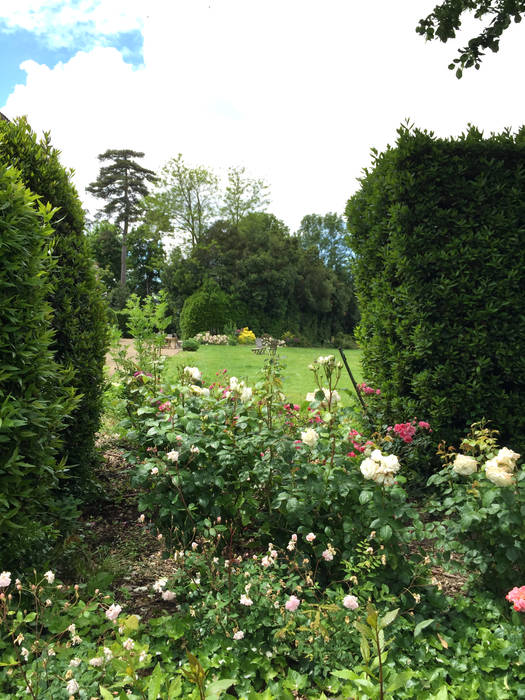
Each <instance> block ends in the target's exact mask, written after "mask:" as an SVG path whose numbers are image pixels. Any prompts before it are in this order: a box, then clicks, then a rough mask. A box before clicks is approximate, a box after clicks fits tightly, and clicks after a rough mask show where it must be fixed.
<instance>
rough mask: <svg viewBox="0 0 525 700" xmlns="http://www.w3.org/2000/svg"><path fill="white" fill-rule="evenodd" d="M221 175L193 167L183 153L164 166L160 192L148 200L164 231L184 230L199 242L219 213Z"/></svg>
mask: <svg viewBox="0 0 525 700" xmlns="http://www.w3.org/2000/svg"><path fill="white" fill-rule="evenodd" d="M217 193H218V180H217V177H216V176H215V175H214V174H213V173H212V172H211V170H208V169H207V168H204V167H201V166H199V167H197V168H190V167H189V166H187V165H186V164H185V163H184V160H183V158H182V154H181V153H179V155H178V156H177V157H176V158H172V159H171V160H170V161H169V162H168V163H167V164H166V165H165V166H164V168H163V169H162V175H161V180H160V183H159V188H158V191H157V192H156V194H155V195H153V196H151V197H150V198H149V199H148V201H147V206H148V209H149V210H150V212H151V213H150V216H152V217H153V220H155V221H156V222H157V224H158V227H159V228H160V230H161V231H164V232H169V231H175V232H182V233H183V234H186V236H188V237H189V240H190V247H193V246H194V245H196V244H197V243H198V242H199V241H200V239H201V238H202V236H203V235H204V232H205V230H206V229H207V228H208V226H209V225H210V224H211V222H212V220H213V218H214V216H215V214H216V213H217Z"/></svg>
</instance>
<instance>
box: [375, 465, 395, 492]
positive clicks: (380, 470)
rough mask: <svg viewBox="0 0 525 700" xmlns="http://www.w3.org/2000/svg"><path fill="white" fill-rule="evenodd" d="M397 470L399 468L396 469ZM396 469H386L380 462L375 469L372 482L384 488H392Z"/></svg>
mask: <svg viewBox="0 0 525 700" xmlns="http://www.w3.org/2000/svg"><path fill="white" fill-rule="evenodd" d="M398 468H399V467H398ZM396 471H397V469H395V468H394V469H392V468H391V467H387V466H386V465H385V464H384V462H382V463H381V464H380V465H379V466H378V467H377V469H376V473H375V475H374V481H375V482H376V483H377V484H384V485H385V486H392V485H393V484H394V474H395V472H396Z"/></svg>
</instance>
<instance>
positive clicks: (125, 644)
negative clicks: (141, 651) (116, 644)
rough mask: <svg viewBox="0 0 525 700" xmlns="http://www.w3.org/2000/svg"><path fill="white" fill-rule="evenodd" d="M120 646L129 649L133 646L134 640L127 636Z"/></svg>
mask: <svg viewBox="0 0 525 700" xmlns="http://www.w3.org/2000/svg"><path fill="white" fill-rule="evenodd" d="M122 646H123V647H124V649H127V650H128V651H131V650H132V649H133V647H134V646H135V642H134V641H133V640H132V639H130V638H129V637H128V638H127V639H126V641H125V642H123V643H122Z"/></svg>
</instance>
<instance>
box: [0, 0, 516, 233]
mask: <svg viewBox="0 0 525 700" xmlns="http://www.w3.org/2000/svg"><path fill="white" fill-rule="evenodd" d="M18 1H19V0H17V2H18ZM28 4H29V3H28ZM46 4H48V5H49V4H50V3H46ZM87 4H88V5H89V6H93V8H92V11H91V15H90V16H92V17H95V15H96V11H98V12H100V13H101V14H100V16H99V17H98V19H97V20H95V19H94V20H93V21H94V22H95V21H96V22H97V23H98V24H97V25H96V26H98V27H107V28H111V29H112V30H114V28H115V27H116V26H128V25H132V24H133V23H134V22H135V23H139V22H141V21H142V20H143V22H144V24H143V35H144V67H143V68H141V69H140V70H133V69H132V68H131V67H130V66H129V65H128V64H126V63H125V62H124V60H123V58H122V55H121V54H119V52H118V51H117V50H116V49H111V48H95V49H93V50H91V51H88V52H83V53H82V52H81V53H78V54H77V55H76V56H75V57H74V58H73V59H71V60H70V61H69V62H67V63H65V64H58V65H57V66H56V67H55V68H54V69H52V70H51V69H49V68H47V67H45V66H39V65H38V64H37V63H35V62H34V61H33V62H25V63H24V64H23V68H24V70H26V72H27V80H26V84H25V85H23V86H17V88H16V89H15V91H14V92H13V93H12V94H11V95H10V97H9V99H8V101H7V103H6V105H5V107H0V110H1V111H3V112H4V113H6V114H7V115H8V116H14V115H17V114H27V115H28V117H29V120H30V123H31V124H32V125H33V127H34V128H36V129H49V130H51V132H52V137H53V141H54V143H55V144H56V145H57V146H58V147H59V148H60V149H61V150H62V152H63V162H64V164H65V165H67V166H70V167H73V168H75V170H76V171H77V175H76V182H77V185H78V187H79V191H80V194H81V196H83V195H84V191H83V188H84V187H85V185H87V184H88V183H89V182H91V181H92V180H93V179H94V178H95V177H96V175H97V173H98V168H99V165H100V164H99V162H98V161H97V159H96V156H97V154H98V153H101V152H102V151H104V150H105V149H106V148H120V147H128V148H133V149H136V150H143V151H145V152H146V155H147V159H145V163H144V164H145V165H146V166H148V167H152V168H154V169H158V168H160V166H161V165H163V164H164V163H165V162H166V161H167V160H168V159H169V158H170V157H172V156H175V155H176V154H177V153H179V152H181V153H182V154H183V155H184V157H185V160H186V162H187V163H189V164H195V165H197V164H202V165H206V166H210V167H213V168H216V169H223V171H224V170H225V169H226V168H227V167H228V166H230V165H239V166H243V165H244V166H246V168H247V170H248V171H249V172H250V174H252V175H253V176H256V177H263V178H265V179H266V180H267V181H268V182H269V184H270V186H271V193H272V197H273V201H272V204H271V207H270V208H271V210H272V211H273V212H274V213H275V214H276V215H277V216H279V217H281V218H283V219H284V220H285V221H286V222H287V223H288V224H289V225H290V226H291V228H292V229H295V228H296V227H297V226H298V224H299V221H300V219H301V218H302V216H304V215H305V214H308V213H312V212H318V213H324V212H326V211H330V210H331V211H339V212H342V211H343V209H344V206H345V203H346V200H347V199H348V197H349V196H350V195H351V194H352V193H353V192H354V191H355V189H356V188H357V180H356V178H357V177H359V176H360V174H361V171H362V168H363V167H365V166H367V165H368V164H369V162H370V158H369V151H370V148H371V147H376V148H378V149H379V150H382V149H383V148H384V147H385V146H386V144H387V143H389V142H390V143H392V142H393V141H395V137H396V133H395V132H396V129H397V128H398V126H399V125H400V123H401V122H402V121H403V120H404V119H405V118H406V117H408V118H410V119H411V120H412V121H413V122H415V124H416V125H417V126H419V127H421V128H428V129H431V130H434V131H435V132H436V133H437V134H438V135H440V136H448V135H452V134H458V133H459V132H461V131H462V130H464V129H465V127H466V125H467V123H468V122H473V123H475V124H477V125H479V126H480V127H481V128H484V129H486V130H487V131H490V130H500V129H502V128H504V127H505V126H512V127H514V128H517V127H519V126H520V125H521V123H522V121H523V114H524V107H525V104H524V102H525V98H524V96H523V92H522V91H521V90H518V89H516V78H517V77H519V76H521V74H522V73H523V63H524V59H525V50H523V49H522V46H523V42H522V38H523V33H522V32H523V30H522V28H521V26H519V27H513V28H512V29H511V30H509V31H508V32H507V33H506V35H505V36H504V38H503V40H502V45H501V50H500V53H499V54H496V55H494V56H492V55H488V56H487V57H486V59H485V61H484V64H483V65H482V68H481V70H480V71H479V72H475V71H468V72H467V73H466V75H465V77H464V78H463V79H462V80H461V81H458V80H456V79H455V78H454V76H453V75H452V73H451V72H450V71H448V70H447V67H446V66H447V64H448V63H449V62H450V61H451V59H452V58H453V57H454V55H455V47H454V46H451V45H449V44H446V45H440V44H434V43H432V44H429V43H425V42H424V40H423V39H422V38H421V37H419V36H418V35H417V34H416V33H415V31H414V28H415V26H416V24H417V21H418V19H419V18H420V17H421V16H423V15H424V14H425V13H426V12H428V11H430V10H431V9H432V8H433V6H434V5H435V2H434V0H431V1H429V2H428V3H426V4H427V7H426V8H424V9H421V7H420V6H421V4H422V3H421V2H420V1H419V0H407V1H406V2H391V1H389V2H386V1H385V0H369V1H368V2H367V3H354V2H348V0H324V2H323V3H322V4H321V3H319V2H313V1H311V0H286V2H282V0H251V1H250V2H246V0H178V1H177V2H167V1H164V0H151V2H150V3H149V4H148V9H147V14H144V16H143V17H142V15H141V8H140V6H139V4H138V3H129V2H124V0H122V2H120V1H119V2H118V3H117V2H115V3H114V2H108V1H106V2H101V3H94V2H89V3H87ZM113 7H116V8H118V11H115V14H114V15H112V14H111V13H109V12H107V10H108V8H109V9H110V8H113ZM128 7H130V8H131V9H130V13H129V15H128V16H126V17H124V19H119V17H120V15H119V12H120V11H121V10H122V11H123V12H126V11H127V8H128ZM104 23H105V24H104ZM126 23H128V24H126ZM64 24H66V20H65V19H64ZM42 31H44V29H42ZM108 31H109V29H108ZM460 45H463V44H462V43H461V42H460ZM97 206H98V204H97Z"/></svg>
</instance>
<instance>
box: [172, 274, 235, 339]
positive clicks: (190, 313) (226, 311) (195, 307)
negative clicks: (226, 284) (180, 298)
mask: <svg viewBox="0 0 525 700" xmlns="http://www.w3.org/2000/svg"><path fill="white" fill-rule="evenodd" d="M230 307H231V300H230V297H229V296H228V295H227V294H226V293H225V292H223V291H222V289H221V288H220V287H219V286H218V285H217V284H216V283H214V282H212V281H207V282H205V283H204V284H203V285H202V287H201V288H200V289H199V290H197V291H196V292H195V293H194V294H192V295H191V296H190V297H188V298H187V299H186V301H185V302H184V306H183V307H182V311H181V314H180V329H181V333H182V336H183V338H192V337H193V336H194V335H197V333H200V332H204V331H211V332H213V333H222V331H223V330H224V326H225V325H226V324H227V323H228V322H231V320H232V319H231V316H230Z"/></svg>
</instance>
